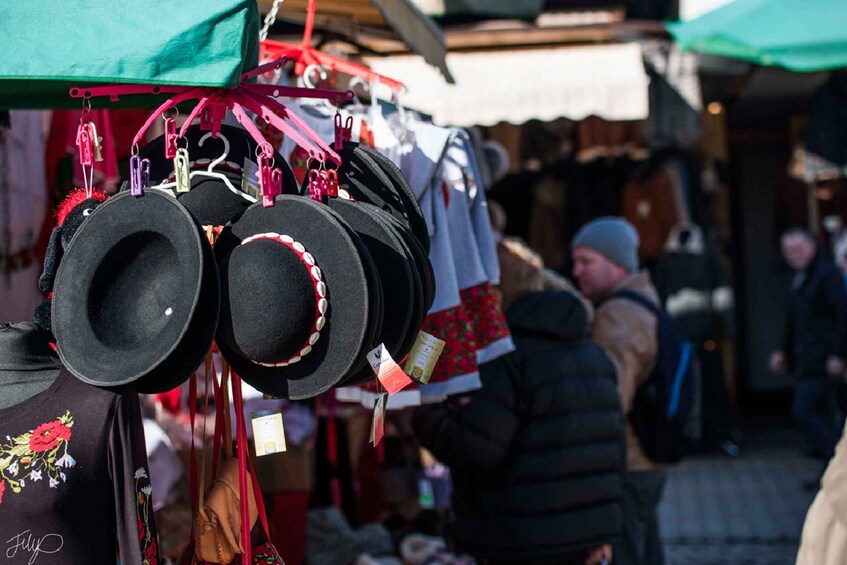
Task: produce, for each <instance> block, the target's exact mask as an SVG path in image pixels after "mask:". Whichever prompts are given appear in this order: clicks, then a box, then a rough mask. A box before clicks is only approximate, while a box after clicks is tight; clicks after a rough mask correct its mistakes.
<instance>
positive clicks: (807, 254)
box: [770, 228, 847, 488]
mask: <svg viewBox="0 0 847 565" xmlns="http://www.w3.org/2000/svg"><path fill="white" fill-rule="evenodd" d="M781 244H782V255H783V257H784V258H785V261H786V263H788V266H789V267H791V269H793V270H794V271H795V275H794V280H793V282H792V284H791V296H790V299H789V302H788V315H787V318H786V328H785V341H784V344H783V347H782V348H781V349H780V350H779V351H775V352H773V353H772V354H771V358H770V368H771V370H772V371H774V372H776V373H779V372H784V371H788V372H789V373H791V375H792V376H793V377H794V379H795V382H794V401H793V406H792V415H793V417H794V420H795V422H797V424H798V426H799V427H800V429H801V430H802V431H803V433H804V435H805V436H806V441H807V442H808V444H809V447H810V449H811V450H812V453H813V455H814V456H815V457H817V458H819V459H821V460H823V461H828V460H829V459H830V458H831V457H832V455H833V452H834V449H835V444H836V442H837V441H838V438H839V434H840V431H841V426H842V425H843V418H842V417H840V416H839V414H838V413H839V410H838V409H837V388H838V381H839V380H841V379H842V378H843V375H844V370H845V363H844V355H845V348H847V342H845V340H847V292H845V288H844V281H843V279H842V277H841V274H840V273H839V272H838V269H837V268H836V267H835V265H833V264H832V263H831V262H830V261H829V260H828V259H827V258H826V256H825V255H826V254H825V253H823V252H821V251H820V250H819V249H818V245H817V243H816V242H815V238H814V235H813V234H812V233H811V232H810V231H808V230H804V229H800V228H794V229H791V230H788V231H787V232H785V234H784V235H783V236H782V241H781ZM808 486H809V487H813V488H817V480H816V481H814V482H812V483H809V485H808Z"/></svg>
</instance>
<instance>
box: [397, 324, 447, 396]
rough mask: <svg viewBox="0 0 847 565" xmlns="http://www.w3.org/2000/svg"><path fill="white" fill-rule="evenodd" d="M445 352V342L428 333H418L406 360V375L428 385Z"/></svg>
mask: <svg viewBox="0 0 847 565" xmlns="http://www.w3.org/2000/svg"><path fill="white" fill-rule="evenodd" d="M442 351H444V342H443V341H442V340H440V339H438V338H437V337H434V336H431V335H429V334H428V333H426V332H418V338H417V339H416V340H415V345H414V346H412V351H411V352H410V353H409V357H408V358H407V359H406V366H405V367H404V369H405V370H406V374H407V375H410V376H411V377H412V378H414V379H415V380H417V381H419V382H421V383H423V384H426V383H428V382H429V379H430V378H432V371H433V370H434V369H435V364H436V363H437V362H438V358H439V357H441V352H442Z"/></svg>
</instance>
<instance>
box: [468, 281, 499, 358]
mask: <svg viewBox="0 0 847 565" xmlns="http://www.w3.org/2000/svg"><path fill="white" fill-rule="evenodd" d="M460 294H461V296H462V305H463V306H464V307H465V310H466V311H467V312H468V315H469V316H470V318H471V323H472V325H473V328H474V334H475V335H476V345H477V349H485V348H486V347H488V346H489V345H491V344H492V343H494V342H495V341H498V340H501V339H503V338H505V337H509V335H510V333H509V326H508V325H507V324H506V318H505V317H504V316H503V313H502V311H501V310H500V297H499V296H498V295H497V293H496V292H495V290H494V287H492V286H491V285H490V284H488V283H483V284H481V285H477V286H472V287H470V288H466V289H465V290H463V291H461V292H460Z"/></svg>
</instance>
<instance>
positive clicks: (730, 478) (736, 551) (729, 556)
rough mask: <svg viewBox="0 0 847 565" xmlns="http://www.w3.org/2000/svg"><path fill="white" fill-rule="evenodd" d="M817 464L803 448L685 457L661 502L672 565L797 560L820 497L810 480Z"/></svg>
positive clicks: (768, 564)
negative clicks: (805, 484) (805, 522)
mask: <svg viewBox="0 0 847 565" xmlns="http://www.w3.org/2000/svg"><path fill="white" fill-rule="evenodd" d="M789 437H790V436H789ZM818 470H819V464H818V463H816V462H814V461H812V460H810V459H807V458H804V457H802V456H801V454H800V453H799V451H798V449H796V447H790V448H788V447H778V446H768V447H758V448H757V447H751V448H749V449H747V450H745V452H744V453H743V454H742V456H741V457H738V458H735V459H733V458H728V457H725V456H724V457H720V456H715V457H695V458H691V459H687V460H685V461H684V462H683V463H681V464H680V465H678V466H676V467H674V468H673V469H672V470H671V471H670V472H669V475H668V483H667V486H666V489H665V495H664V499H663V501H662V505H661V506H660V509H659V512H660V520H661V527H662V537H663V539H664V541H665V551H666V562H667V564H668V565H712V564H714V565H730V564H732V565H735V564H739V565H760V564H761V565H783V564H786V565H787V564H792V563H794V558H795V556H796V554H797V548H798V545H799V539H800V531H801V529H802V527H803V520H804V519H805V516H806V510H807V509H808V507H809V505H810V504H811V502H812V499H813V498H814V496H815V493H814V492H810V491H807V490H804V489H803V482H804V481H807V480H809V479H811V478H813V477H814V476H815V473H816V471H818Z"/></svg>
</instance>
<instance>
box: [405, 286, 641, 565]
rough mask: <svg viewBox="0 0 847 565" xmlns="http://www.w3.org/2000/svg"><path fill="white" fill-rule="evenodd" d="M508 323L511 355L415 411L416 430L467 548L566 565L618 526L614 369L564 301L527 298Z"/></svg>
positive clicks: (621, 464)
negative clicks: (447, 482)
mask: <svg viewBox="0 0 847 565" xmlns="http://www.w3.org/2000/svg"><path fill="white" fill-rule="evenodd" d="M506 318H507V321H508V322H509V326H510V328H511V330H512V333H513V337H514V339H515V343H516V345H517V351H516V352H515V353H513V354H510V355H507V356H506V357H501V358H500V359H497V360H495V361H492V362H491V363H487V364H485V365H482V366H480V373H481V376H482V389H481V390H479V391H476V392H474V393H472V394H471V395H469V396H466V397H464V398H461V399H452V400H451V401H450V402H448V403H445V404H440V405H435V406H430V407H425V408H421V409H420V410H419V411H418V413H417V417H416V419H415V427H416V431H417V434H418V438H419V439H420V441H421V443H422V444H423V445H424V446H425V447H427V448H428V449H429V450H430V451H432V453H433V454H434V455H435V456H436V457H437V458H438V459H439V460H441V461H442V462H444V463H445V464H447V465H448V466H449V467H450V468H451V470H452V473H453V484H454V486H453V507H454V510H455V512H456V517H457V518H456V524H455V528H454V533H455V538H456V542H457V544H458V545H459V547H460V549H461V550H462V551H465V552H468V553H471V554H473V555H474V556H476V557H483V558H495V559H498V560H503V559H505V560H517V561H519V562H521V563H532V560H533V559H540V558H545V557H546V558H550V557H557V556H562V557H563V559H562V560H561V561H559V562H565V560H564V556H571V555H573V554H579V555H583V554H584V552H585V551H586V550H590V549H592V548H595V547H597V546H600V545H602V544H604V543H608V542H611V541H612V540H613V539H614V538H616V537H617V536H618V535H619V534H620V532H621V529H622V524H623V516H622V510H621V496H622V485H623V473H624V469H625V452H626V440H625V435H624V420H623V416H622V414H621V407H620V401H619V399H618V393H617V388H616V380H615V379H616V377H615V369H614V366H613V365H612V363H611V361H609V359H608V357H606V355H605V353H603V351H602V350H601V349H600V347H599V346H597V345H596V344H594V343H593V342H591V341H590V340H589V339H588V331H589V326H588V319H587V316H586V313H585V309H584V307H583V306H582V304H581V303H580V302H579V300H577V298H576V297H575V296H573V295H572V294H570V293H567V292H561V291H546V292H537V293H531V294H529V295H527V296H524V297H523V298H521V299H519V300H518V301H516V302H515V304H513V306H512V307H511V308H510V309H509V311H508V312H507V313H506ZM582 559H583V560H584V557H583V558H582Z"/></svg>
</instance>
